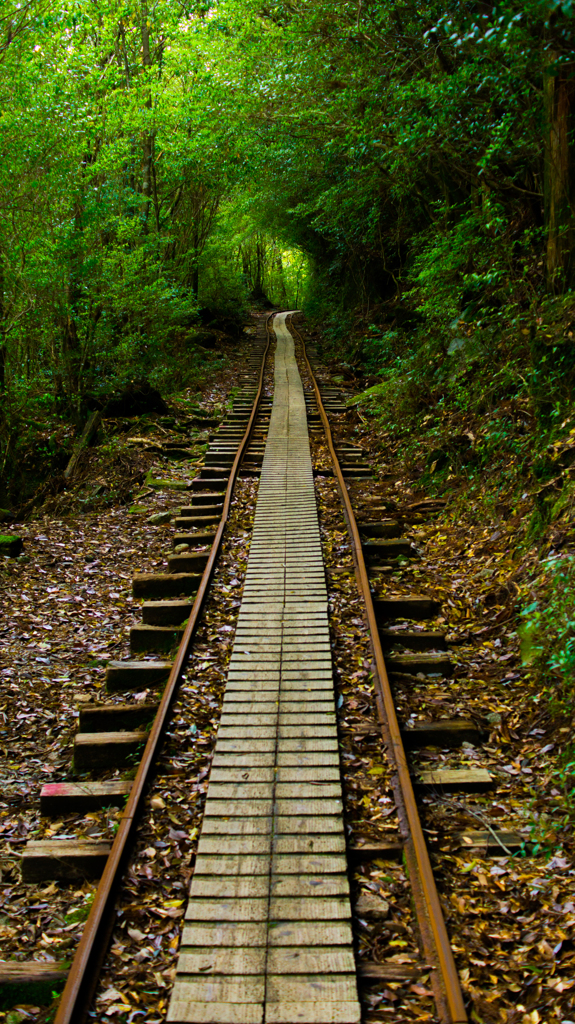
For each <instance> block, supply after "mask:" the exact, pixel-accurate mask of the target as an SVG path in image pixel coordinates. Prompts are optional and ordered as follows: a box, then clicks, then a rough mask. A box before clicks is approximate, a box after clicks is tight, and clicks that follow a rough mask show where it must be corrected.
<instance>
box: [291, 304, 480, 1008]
mask: <svg viewBox="0 0 575 1024" xmlns="http://www.w3.org/2000/svg"><path fill="white" fill-rule="evenodd" d="M292 326H293V323H292ZM293 329H294V331H295V333H296V334H297V335H298V337H299V339H300V342H301V345H302V350H303V354H304V358H305V362H306V365H307V369H308V372H309V375H310V378H311V381H312V384H313V388H314V391H315V398H316V402H317V407H318V410H319V414H320V417H321V421H322V423H323V427H324V430H325V435H326V439H327V443H328V447H329V451H330V455H331V458H332V462H333V467H334V472H335V476H336V479H337V481H338V484H339V490H340V493H341V498H342V502H343V505H344V509H345V513H346V518H347V522H348V526H349V531H350V535H351V540H352V549H353V553H354V559H355V563H356V574H357V578H358V582H359V585H360V589H361V593H362V596H363V599H364V602H365V607H366V612H367V619H368V624H369V630H370V634H371V642H372V647H373V653H374V660H375V669H376V671H375V673H374V683H375V692H376V701H377V710H378V715H379V718H380V724H381V726H382V731H383V733H384V741H385V742H386V745H387V749H388V756H389V757H390V760H391V762H392V764H393V766H394V768H395V770H396V772H397V783H398V785H396V786H395V787H394V792H395V798H396V803H397V804H398V811H399V815H400V820H401V819H403V822H404V826H407V835H406V838H405V846H404V855H405V860H406V864H407V869H408V873H409V881H410V885H411V890H412V895H413V902H414V905H415V910H416V915H417V920H418V925H419V930H420V934H421V941H422V945H423V954H424V956H425V959H426V962H427V963H428V964H429V966H430V968H431V975H430V976H431V984H432V988H433V994H434V997H435V1003H436V1008H437V1014H438V1017H439V1019H440V1021H441V1022H442V1024H466V1022H467V1021H468V1017H467V1013H466V1010H465V1004H464V1000H463V993H462V991H461V983H460V980H459V975H458V973H457V967H456V966H455V960H454V958H453V951H452V949H451V943H450V941H449V935H448V934H447V927H446V925H445V920H444V917H443V910H442V908H441V903H440V901H439V895H438V893H437V887H436V884H435V878H434V877H433V870H432V867H431V862H430V860H429V853H428V850H427V845H426V842H425V838H424V835H423V829H422V827H421V821H420V818H419V812H418V810H417V803H416V800H415V794H414V791H413V785H412V781H411V775H410V772H409V766H408V764H407V758H406V755H405V749H404V746H403V741H402V738H401V731H400V728H399V722H398V720H397V714H396V710H395V704H394V701H393V695H392V692H391V686H390V684H389V678H388V675H387V670H386V667H385V660H384V657H383V651H382V648H381V641H380V638H379V632H378V627H377V620H376V617H375V609H374V607H373V600H372V596H371V588H370V585H369V578H368V575H367V569H366V565H365V560H364V557H363V550H362V546H361V537H360V535H359V530H358V527H357V522H356V519H355V515H354V512H353V508H352V505H351V501H350V497H349V494H348V490H347V487H346V484H345V480H344V477H343V473H342V471H341V467H340V465H339V460H338V458H337V455H336V452H335V447H334V443H333V438H332V434H331V428H330V425H329V420H328V418H327V414H326V411H325V409H324V407H323V402H322V400H321V394H320V391H319V387H318V384H317V381H316V379H315V376H314V373H313V370H312V368H311V364H310V361H309V359H308V356H307V352H306V348H305V343H304V340H303V338H302V336H301V334H300V333H299V331H298V330H297V328H295V327H294V328H293Z"/></svg>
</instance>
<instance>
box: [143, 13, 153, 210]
mask: <svg viewBox="0 0 575 1024" xmlns="http://www.w3.org/2000/svg"><path fill="white" fill-rule="evenodd" d="M142 64H143V66H144V71H145V72H147V71H148V70H149V68H151V66H152V58H151V56H150V26H149V23H148V5H147V4H146V3H143V4H142ZM146 109H147V110H151V109H152V95H151V92H150V89H149V88H148V90H147V95H146ZM152 150H153V135H152V132H149V131H147V130H144V139H143V153H142V195H143V196H144V224H145V225H146V226H147V224H148V218H149V216H150V205H151V201H152Z"/></svg>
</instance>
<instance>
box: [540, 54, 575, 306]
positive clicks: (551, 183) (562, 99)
mask: <svg viewBox="0 0 575 1024" xmlns="http://www.w3.org/2000/svg"><path fill="white" fill-rule="evenodd" d="M559 56H560V55H559V53H557V52H551V53H550V54H549V57H550V65H549V66H548V69H547V71H546V73H545V81H544V96H545V115H546V122H547V124H546V132H545V189H544V191H545V221H546V225H547V264H546V268H547V285H548V288H549V290H550V291H552V292H555V293H556V294H558V293H560V292H563V291H565V290H566V289H568V288H570V287H571V286H572V285H573V284H574V283H575V216H574V213H575V209H574V200H575V163H574V155H575V145H574V142H573V133H574V129H575V79H574V78H573V77H572V75H570V74H569V71H568V69H567V68H562V67H561V66H560V65H558V63H557V61H558V58H559Z"/></svg>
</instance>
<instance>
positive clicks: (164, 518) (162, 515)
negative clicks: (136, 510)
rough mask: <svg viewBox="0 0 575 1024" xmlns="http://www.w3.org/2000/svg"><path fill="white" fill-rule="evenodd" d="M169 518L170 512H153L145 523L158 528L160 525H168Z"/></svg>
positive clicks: (170, 516)
mask: <svg viewBox="0 0 575 1024" xmlns="http://www.w3.org/2000/svg"><path fill="white" fill-rule="evenodd" d="M171 518H172V513H171V512H154V514H153V516H150V517H149V519H148V520H147V522H148V523H153V524H154V526H158V525H159V524H161V523H169V521H170V519H171Z"/></svg>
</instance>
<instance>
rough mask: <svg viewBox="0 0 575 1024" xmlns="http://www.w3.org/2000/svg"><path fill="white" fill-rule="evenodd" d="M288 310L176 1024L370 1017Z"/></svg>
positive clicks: (279, 322) (324, 1023) (347, 1022)
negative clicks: (357, 940)
mask: <svg viewBox="0 0 575 1024" xmlns="http://www.w3.org/2000/svg"><path fill="white" fill-rule="evenodd" d="M286 316H287V314H286V313H282V314H278V315H277V316H276V318H275V320H274V328H275V332H276V339H277V346H276V353H275V369H274V397H273V406H272V413H271V421H270V427H269V433H268V438H267V443H266V448H265V453H264V460H263V466H262V474H261V480H260V486H259V491H258V498H257V504H256V513H255V520H254V530H253V537H252V543H251V547H250V554H249V561H248V567H247V573H246V580H245V585H244V592H243V600H242V605H241V608H240V612H239V616H238V623H237V630H236V636H235V641H234V647H233V651H232V657H231V661H230V666H229V672H228V680H227V686H226V692H225V696H224V703H223V711H222V717H221V721H220V725H219V729H218V735H217V742H216V749H215V754H214V760H213V763H212V770H211V774H210V780H209V786H208V794H207V801H206V807H205V815H204V822H203V827H202V832H201V836H200V842H199V847H198V856H197V859H196V866H195V871H194V876H193V879H192V884H191V889H190V899H189V904H188V908H187V911H186V920H185V925H184V933H183V938H182V946H181V949H180V954H179V958H178V963H177V974H176V981H175V985H174V989H173V993H172V998H171V1001H170V1005H169V1009H168V1018H167V1019H168V1021H169V1022H173V1024H176V1022H178V1024H358V1022H359V1020H360V1006H359V1002H358V996H357V986H356V976H355V965H354V957H353V949H352V934H351V907H350V898H349V885H348V878H347V871H346V857H345V838H344V831H343V818H342V794H341V782H340V770H339V754H338V743H337V727H336V717H335V705H334V693H333V674H332V663H331V652H330V638H329V626H328V615H327V590H326V584H325V571H324V565H323V558H322V551H321V543H320V534H319V525H318V517H317V506H316V500H315V493H314V484H313V472H312V463H311V456H310V449H309V439H308V428H307V419H306V408H305V401H304V393H303V387H302V382H301V378H300V375H299V371H298V368H297V363H296V359H295V353H294V343H293V339H292V337H291V335H290V333H289V331H288V330H287V328H286V326H285V318H286Z"/></svg>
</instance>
